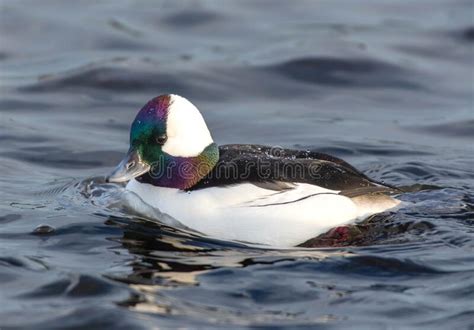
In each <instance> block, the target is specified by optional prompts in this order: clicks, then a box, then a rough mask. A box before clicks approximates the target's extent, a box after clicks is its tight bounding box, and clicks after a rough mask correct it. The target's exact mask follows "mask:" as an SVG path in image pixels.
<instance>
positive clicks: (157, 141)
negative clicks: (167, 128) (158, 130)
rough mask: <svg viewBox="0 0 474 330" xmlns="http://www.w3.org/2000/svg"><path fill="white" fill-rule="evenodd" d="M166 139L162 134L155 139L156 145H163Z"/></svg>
mask: <svg viewBox="0 0 474 330" xmlns="http://www.w3.org/2000/svg"><path fill="white" fill-rule="evenodd" d="M167 138H168V137H167V136H166V134H162V135H158V136H157V137H155V141H156V143H158V144H161V145H163V144H165V142H166V139H167Z"/></svg>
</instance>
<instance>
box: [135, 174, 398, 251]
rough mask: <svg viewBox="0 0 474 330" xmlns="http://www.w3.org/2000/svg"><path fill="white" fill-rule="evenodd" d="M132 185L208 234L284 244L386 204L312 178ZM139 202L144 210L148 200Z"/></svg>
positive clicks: (150, 202) (161, 207) (141, 194)
mask: <svg viewBox="0 0 474 330" xmlns="http://www.w3.org/2000/svg"><path fill="white" fill-rule="evenodd" d="M127 189H128V190H130V191H132V192H134V193H135V194H137V195H138V196H139V197H140V198H141V199H142V200H143V202H145V203H146V204H148V205H150V206H152V207H154V208H158V209H159V210H160V211H161V212H163V213H166V214H168V215H170V216H171V217H173V218H175V219H177V220H178V221H179V222H181V223H182V224H183V225H185V226H187V227H189V228H191V229H194V230H197V231H199V232H201V233H204V234H206V235H209V236H212V237H216V238H220V239H227V240H237V241H244V242H250V243H259V244H268V245H272V246H281V247H283V246H295V245H298V244H301V243H303V242H304V241H306V240H308V239H311V238H313V237H316V236H317V235H319V234H321V233H323V232H325V231H327V230H329V229H330V228H333V227H335V226H339V225H344V224H347V223H350V222H352V221H354V220H356V219H358V218H360V217H366V216H368V215H370V214H373V213H376V212H381V211H383V210H384V208H380V207H377V208H376V209H371V208H364V207H361V206H360V204H359V205H358V204H356V203H355V202H354V201H353V200H352V199H350V198H348V197H345V196H342V195H338V194H337V193H338V191H334V190H328V189H324V188H321V187H318V186H314V185H309V184H296V186H295V188H294V189H291V190H286V191H273V190H267V189H263V188H260V187H257V186H255V185H253V184H249V183H244V184H238V185H232V186H228V187H212V188H206V189H201V190H196V191H191V192H184V191H180V190H178V189H173V188H162V187H155V186H152V185H149V184H142V183H139V182H137V181H136V180H132V181H130V182H129V183H128V185H127ZM395 205H396V204H395ZM393 206H394V205H393V204H390V207H393ZM133 207H134V208H135V209H137V211H139V212H140V208H143V205H139V203H135V205H133Z"/></svg>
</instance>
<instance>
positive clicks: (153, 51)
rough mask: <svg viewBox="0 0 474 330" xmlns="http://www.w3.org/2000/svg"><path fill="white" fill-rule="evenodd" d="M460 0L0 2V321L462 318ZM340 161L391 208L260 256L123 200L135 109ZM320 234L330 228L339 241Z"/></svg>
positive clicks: (466, 216) (468, 59) (465, 258)
mask: <svg viewBox="0 0 474 330" xmlns="http://www.w3.org/2000/svg"><path fill="white" fill-rule="evenodd" d="M473 12H474V2H473V1H464V0H429V1H428V0H421V1H416V2H415V1H400V0H384V1H379V0H377V1H375V0H373V1H369V0H361V1H352V0H346V1H343V0H334V1H297V2H294V1H233V2H231V1H191V0H189V1H136V0H133V1H132V0H129V1H125V0H120V1H96V2H92V1H74V2H73V1H68V2H63V1H52V0H48V1H41V2H38V1H6V0H1V1H0V88H1V90H0V96H1V98H0V111H1V112H0V116H1V117H0V140H1V143H0V173H1V175H0V186H1V189H0V194H1V197H0V327H1V328H2V329H3V328H10V327H32V328H33V327H34V328H49V329H51V328H63V327H71V328H84V327H88V328H91V329H92V328H104V327H114V328H127V329H129V328H150V327H154V326H159V327H176V326H189V327H193V328H194V327H216V328H220V327H222V326H224V325H234V326H265V325H267V326H274V327H296V326H305V325H306V326H319V327H322V328H337V327H343V326H344V327H349V326H350V327H355V328H362V329H369V328H388V327H395V328H399V327H412V328H430V329H433V328H453V329H455V328H469V327H471V328H472V327H473V326H474V304H473V301H474V254H473V252H474V229H473V225H474V210H473V208H474V193H473V187H474V166H473V165H474V153H473V149H474V147H473V145H474V144H473V138H474V100H473V95H474V71H473V68H474V66H473V64H474V63H473V59H474V56H473V55H474V54H473V43H474V22H473ZM163 93H177V94H181V95H183V96H185V97H187V98H189V99H190V100H191V101H193V102H194V103H195V104H196V105H197V106H198V108H199V109H200V110H201V112H202V113H203V115H204V117H205V118H206V120H207V122H208V125H209V127H210V129H211V131H212V134H213V137H214V139H215V141H216V142H218V143H219V144H225V143H261V144H270V145H280V146H285V147H296V148H307V149H312V150H318V151H322V152H327V153H330V154H333V155H335V156H339V157H342V158H344V159H345V160H347V161H349V162H350V163H351V164H353V165H355V166H356V167H357V168H359V169H360V170H362V171H363V172H365V173H366V174H368V175H369V176H371V177H373V178H375V179H378V180H384V181H386V182H389V183H391V184H395V185H399V186H409V187H410V188H409V191H410V192H409V193H406V194H404V195H403V196H402V197H401V198H402V199H403V200H404V201H406V202H407V205H408V206H407V207H406V208H404V209H402V210H400V211H398V212H396V213H394V214H385V215H382V216H379V217H376V218H375V219H372V220H371V221H369V222H368V223H367V224H366V226H365V227H364V228H366V229H367V228H368V231H367V234H366V235H368V236H366V237H363V238H362V239H359V240H358V241H352V242H339V243H338V242H336V244H332V243H331V244H329V245H331V246H330V247H321V248H313V249H304V248H298V249H297V248H295V249H287V250H274V249H261V248H255V247H249V246H245V245H242V244H238V243H233V242H222V241H218V240H215V239H212V238H207V237H199V236H197V235H194V234H192V233H186V232H181V231H177V230H175V229H173V228H168V227H165V226H161V225H159V224H156V223H153V222H150V221H148V220H147V219H143V218H139V217H136V216H134V215H133V214H131V213H129V212H127V211H126V210H124V209H123V208H120V207H119V206H120V193H121V191H122V188H121V187H118V186H114V185H107V184H104V182H103V178H102V177H103V175H105V174H106V173H108V172H109V171H110V169H111V168H112V167H113V166H114V165H116V164H117V162H118V161H119V160H120V159H121V157H122V156H123V154H124V153H125V151H126V150H127V148H128V129H129V125H130V123H131V121H132V120H133V118H134V116H135V114H136V112H137V111H138V109H139V108H140V107H141V106H142V105H143V104H144V103H145V102H146V101H147V100H149V99H150V98H152V97H154V96H156V95H159V94H163ZM333 243H334V242H333Z"/></svg>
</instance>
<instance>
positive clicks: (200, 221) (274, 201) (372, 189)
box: [106, 94, 399, 247]
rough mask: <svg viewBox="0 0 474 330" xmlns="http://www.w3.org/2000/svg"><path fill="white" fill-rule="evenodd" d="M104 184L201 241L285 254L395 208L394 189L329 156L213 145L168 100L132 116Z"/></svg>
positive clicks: (191, 114) (197, 121)
mask: <svg viewBox="0 0 474 330" xmlns="http://www.w3.org/2000/svg"><path fill="white" fill-rule="evenodd" d="M106 180H107V181H108V182H128V183H127V185H126V189H127V190H129V191H131V192H133V193H135V194H136V195H137V196H138V197H139V198H140V199H141V202H143V203H145V204H148V206H151V207H153V208H155V209H158V210H159V211H160V212H162V213H165V214H167V215H169V216H171V217H172V218H174V219H176V220H177V221H178V222H180V223H181V224H183V225H184V226H186V227H188V228H191V229H193V230H195V231H198V232H200V233H203V234H205V235H209V236H212V237H215V238H219V239H226V240H235V241H242V242H249V243H256V244H266V245H272V246H282V247H283V246H296V245H298V244H301V243H303V242H305V241H307V240H309V239H311V238H313V237H315V236H317V235H319V234H321V233H323V232H325V231H327V230H329V229H331V228H333V227H336V226H341V225H345V224H349V223H351V222H354V221H356V220H360V219H364V218H366V217H368V216H370V215H372V214H375V213H379V212H383V211H386V210H389V209H392V208H394V207H396V206H397V205H398V204H399V201H398V200H397V199H395V198H393V197H391V196H390V195H392V194H396V193H398V192H399V191H398V189H397V188H395V187H391V186H388V185H386V184H382V183H379V182H376V181H374V180H372V179H370V178H368V177H367V176H366V175H364V174H362V173H361V172H359V171H358V170H356V169H355V168H354V167H353V166H351V165H349V164H348V163H347V162H345V161H343V160H341V159H339V158H336V157H333V156H330V155H327V154H323V153H318V152H313V151H304V150H292V149H284V148H272V147H268V146H263V145H252V144H231V145H222V146H218V145H217V144H216V143H215V142H214V141H213V139H212V136H211V133H210V132H209V129H208V127H207V125H206V123H205V121H204V119H203V117H202V115H201V113H200V112H199V110H198V109H197V108H196V106H194V105H193V104H192V103H191V102H190V101H188V100H187V99H186V98H184V97H181V96H178V95H172V94H169V95H161V96H158V97H155V98H153V99H152V100H150V101H149V102H148V103H146V104H145V106H144V107H143V108H142V109H141V110H140V111H139V112H138V114H137V116H136V118H135V120H134V121H133V123H132V126H131V129H130V148H129V150H128V153H127V155H126V157H125V158H124V159H123V160H122V161H121V162H120V164H119V165H118V166H117V168H116V169H115V170H114V171H113V172H112V173H111V174H110V175H109V176H108V177H107V178H106ZM141 202H140V203H141ZM143 203H142V204H139V203H136V204H135V205H134V206H133V207H134V208H137V211H140V210H139V209H140V208H141V207H142V206H141V205H143Z"/></svg>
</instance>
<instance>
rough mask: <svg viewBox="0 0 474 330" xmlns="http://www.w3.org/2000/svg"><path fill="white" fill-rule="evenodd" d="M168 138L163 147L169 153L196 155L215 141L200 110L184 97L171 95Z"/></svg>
mask: <svg viewBox="0 0 474 330" xmlns="http://www.w3.org/2000/svg"><path fill="white" fill-rule="evenodd" d="M166 135H167V136H168V139H167V140H166V142H165V144H164V145H163V147H162V150H163V151H164V152H166V153H167V154H170V155H172V156H179V157H194V156H197V155H199V154H200V153H201V152H202V151H203V150H204V148H206V147H207V146H208V145H209V144H211V143H212V142H213V140H212V137H211V133H210V132H209V129H208V128H207V125H206V122H205V121H204V118H202V115H201V113H200V112H199V110H198V109H197V108H196V107H195V106H194V104H192V103H191V102H189V101H188V100H187V99H185V98H184V97H181V96H179V95H173V94H171V95H170V105H169V106H168V117H167V120H166Z"/></svg>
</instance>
